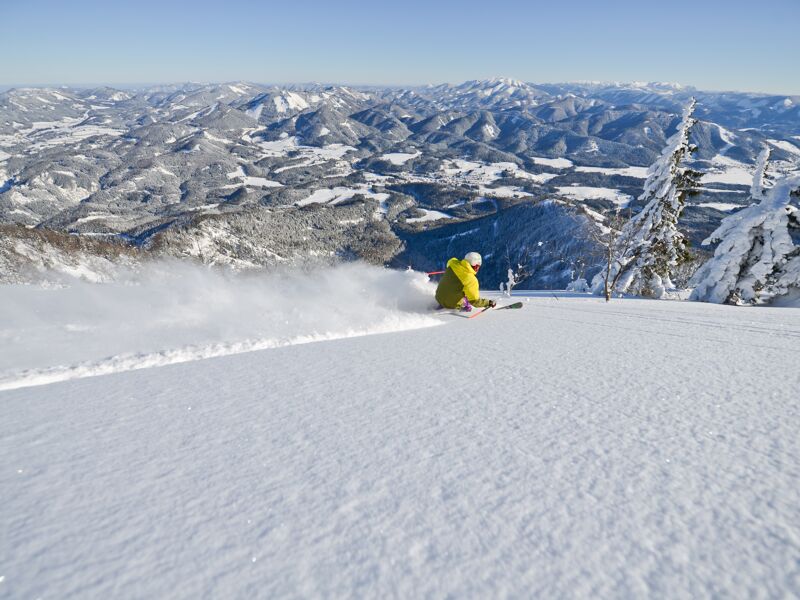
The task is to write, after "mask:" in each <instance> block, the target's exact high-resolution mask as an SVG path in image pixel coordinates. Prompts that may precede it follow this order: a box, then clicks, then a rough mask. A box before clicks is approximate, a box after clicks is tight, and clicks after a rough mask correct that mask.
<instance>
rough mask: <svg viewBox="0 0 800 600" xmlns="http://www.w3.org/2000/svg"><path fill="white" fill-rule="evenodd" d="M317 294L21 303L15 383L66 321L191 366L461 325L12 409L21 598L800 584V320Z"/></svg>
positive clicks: (420, 287) (302, 286)
mask: <svg viewBox="0 0 800 600" xmlns="http://www.w3.org/2000/svg"><path fill="white" fill-rule="evenodd" d="M311 275H312V276H308V277H302V276H299V275H298V276H297V277H296V278H294V279H281V278H278V279H273V278H272V277H271V276H262V277H263V278H264V279H263V280H262V279H261V278H259V277H255V278H242V279H238V278H233V279H231V278H232V277H233V276H231V275H221V274H218V273H214V272H211V271H203V272H200V271H198V272H197V273H196V274H195V275H194V276H196V278H197V281H196V282H194V283H192V284H190V285H187V281H186V278H185V277H183V278H178V280H176V281H175V282H173V283H170V281H169V280H168V278H165V279H164V281H163V282H162V283H161V284H159V285H161V286H162V288H163V289H161V290H160V291H161V292H163V294H162V295H161V296H158V295H155V294H153V292H154V291H156V288H153V287H152V286H151V287H147V285H148V284H144V285H145V287H144V289H141V290H139V289H137V287H136V285H133V286H129V287H130V289H129V290H128V292H130V294H125V293H123V289H122V288H123V286H122V285H120V286H119V287H118V288H116V289H115V290H114V291H112V292H107V291H106V288H104V287H101V286H96V287H91V286H84V287H68V288H58V289H50V290H42V291H37V292H34V290H33V288H26V289H22V288H16V289H15V293H14V294H12V296H14V295H15V294H16V295H18V296H15V298H16V299H12V300H9V295H8V294H6V293H4V294H2V295H0V303H1V304H2V308H3V309H4V310H3V311H1V312H0V315H3V317H2V318H3V319H4V321H3V325H2V332H3V335H4V336H5V337H6V339H13V342H14V343H13V344H3V345H2V346H0V347H2V348H3V350H2V351H3V352H4V356H5V360H6V361H11V362H12V363H14V362H15V361H16V364H17V365H18V366H21V363H19V361H20V360H22V357H23V356H25V355H30V356H37V355H39V354H40V353H44V354H45V356H44V357H40V358H42V360H44V362H45V363H48V364H57V363H59V361H61V360H63V357H62V356H57V355H58V352H55V354H53V355H49V354H48V353H50V352H51V349H50V348H49V347H48V346H49V343H48V342H49V341H50V340H56V341H58V340H60V339H63V337H64V336H65V335H66V334H65V331H64V329H63V326H64V325H65V324H69V323H71V324H72V325H73V326H74V327H73V331H74V332H75V333H76V334H77V335H79V337H77V338H75V339H74V343H73V344H72V348H73V350H75V351H77V352H78V353H79V354H80V353H82V352H83V353H85V352H87V346H88V345H91V344H92V343H93V342H92V340H93V339H96V340H99V341H98V342H97V344H98V347H97V348H94V349H90V350H91V351H88V354H91V355H93V356H97V355H103V354H108V353H115V352H118V351H119V350H120V345H123V346H124V345H125V344H126V343H127V342H126V341H125V340H126V339H127V338H126V337H125V336H122V338H120V337H119V336H118V335H117V334H118V333H119V332H118V331H115V328H118V327H122V325H120V323H119V318H118V317H119V315H129V318H130V328H131V330H133V329H134V328H135V326H136V325H137V324H138V325H143V326H144V327H145V328H146V329H147V330H148V331H149V332H150V333H152V334H156V335H157V334H158V333H159V331H161V329H159V326H161V327H164V326H166V327H167V329H169V328H170V324H171V323H172V320H173V319H177V325H176V327H177V328H178V329H181V328H183V329H184V331H185V334H186V339H190V338H192V336H194V335H195V334H197V333H198V332H199V333H200V335H199V337H196V338H195V340H194V342H195V343H201V342H202V341H203V340H205V338H206V337H207V334H209V332H211V331H212V330H213V329H214V326H215V325H216V324H217V322H220V323H221V328H222V329H226V328H227V329H231V328H232V330H233V331H235V332H238V334H241V335H246V336H250V335H253V333H251V331H252V326H253V323H254V320H255V329H257V330H263V331H261V333H263V334H265V335H271V334H270V331H272V329H273V328H277V329H276V330H277V331H280V330H281V328H282V327H284V326H286V327H288V329H287V330H286V331H289V330H291V331H292V332H293V333H295V334H296V333H298V332H301V331H306V332H307V331H309V329H304V328H302V327H299V326H298V325H297V323H298V322H301V323H302V322H314V321H319V322H324V323H328V324H329V325H335V326H333V327H329V328H328V330H329V331H334V330H337V328H340V330H341V331H345V330H348V329H357V328H359V327H363V328H366V329H369V327H370V324H371V325H373V326H374V325H376V324H378V323H380V322H382V319H384V318H385V317H387V316H389V315H393V316H394V317H399V318H406V317H407V318H408V319H409V323H410V322H411V321H413V320H416V319H424V320H425V321H426V322H427V321H428V320H432V321H436V322H439V323H441V324H442V325H440V326H438V327H433V328H426V329H423V330H410V331H399V332H395V333H390V334H384V335H372V336H364V337H351V338H349V339H338V340H334V341H325V342H319V343H308V344H302V345H289V346H283V347H277V348H272V349H267V350H263V351H257V352H250V353H247V354H241V355H237V356H225V357H219V358H214V359H210V360H202V361H195V362H187V363H184V364H174V365H170V366H164V367H160V368H146V369H140V370H137V371H130V372H125V373H116V374H110V375H105V376H99V377H90V378H85V379H76V380H72V381H64V382H61V383H55V384H51V385H44V386H38V387H24V388H20V389H15V390H8V391H5V392H0V400H1V401H2V404H3V419H2V420H0V455H2V456H3V465H4V468H3V469H2V470H0V528H1V529H0V531H2V535H0V568H1V569H2V571H1V572H0V577H1V578H2V579H0V586H1V587H0V590H1V591H0V593H1V594H2V595H4V596H7V597H11V598H37V597H59V598H74V597H81V598H108V597H115V598H119V597H137V598H144V597H150V598H157V597H171V598H196V597H200V596H204V597H269V598H273V597H287V596H291V597H309V596H311V597H408V598H411V597H414V598H416V597H484V598H489V597H491V598H495V597H542V598H563V597H587V598H589V597H591V598H608V597H653V596H656V597H671V598H689V597H710V596H713V597H790V596H792V595H793V594H794V593H795V592H796V590H797V589H798V579H797V578H798V572H797V564H798V561H799V560H800V545H799V544H798V539H799V536H800V531H798V523H800V491H799V490H800V481H798V479H800V473H798V469H797V464H798V463H797V457H798V455H800V437H798V436H797V430H798V427H800V418H799V417H798V407H797V403H796V397H795V396H796V390H797V388H798V385H799V384H800V375H798V370H797V368H796V364H797V358H798V340H800V309H791V308H784V309H777V308H757V309H756V308H750V309H748V308H738V307H730V306H720V305H711V304H700V303H690V302H659V301H647V300H636V299H622V300H614V301H612V302H611V303H605V302H604V301H602V300H601V299H599V298H596V297H591V296H585V295H581V294H565V293H557V295H556V297H554V296H553V295H552V294H551V293H549V292H548V293H531V294H530V295H528V297H525V296H524V295H521V296H519V297H515V300H522V301H523V302H524V303H525V304H524V307H523V309H522V310H518V311H489V312H487V313H486V314H485V315H482V316H481V317H479V318H477V319H472V320H466V319H462V318H459V317H458V316H456V315H450V314H444V315H442V316H438V317H431V313H430V312H426V311H425V310H424V307H427V306H429V304H428V303H429V302H430V294H432V286H431V285H430V284H424V282H422V281H420V278H419V276H418V275H415V274H413V273H411V274H405V273H397V272H392V271H387V270H384V269H375V268H368V267H362V266H350V267H345V268H343V270H342V269H339V268H337V269H330V270H329V271H324V272H323V273H315V274H311ZM190 277H191V276H190ZM217 277H218V278H219V279H215V278H217ZM282 277H286V276H285V275H284V276H282ZM138 285H143V284H142V283H139V284H138ZM231 286H232V287H233V289H232V290H230V291H229V288H230V287H231ZM4 291H5V290H4ZM332 291H335V292H336V293H331V292H332ZM247 292H250V293H247ZM35 293H41V294H43V295H42V296H41V298H40V302H39V303H38V306H37V308H39V309H45V310H47V311H49V312H41V311H37V310H34V308H35V307H34V305H30V304H28V303H27V302H28V300H30V297H29V296H26V294H31V295H33V294H35ZM46 294H50V296H49V297H47V299H46V300H42V298H45V297H46ZM94 294H98V296H97V297H94ZM228 294H229V297H228ZM423 296H424V298H423ZM515 296H517V294H515ZM220 297H221V298H222V300H223V301H220ZM114 298H115V299H118V300H120V301H121V302H122V303H123V305H122V306H120V307H118V308H114V307H111V306H108V303H107V302H106V301H107V300H109V299H114ZM226 298H227V299H226ZM302 298H305V300H304V301H303V302H302V304H301V306H300V307H298V309H297V310H295V305H294V303H295V302H296V301H298V300H299V299H302ZM240 302H243V303H244V309H243V310H242V311H241V312H240V310H239V303H240ZM84 304H85V310H82V306H84ZM98 307H100V309H101V310H100V313H99V314H94V313H95V312H96V310H95V309H97V308H98ZM11 309H14V310H20V309H21V310H23V312H22V313H21V316H20V317H17V318H14V317H11V316H10V315H13V314H14V313H13V311H12V310H11ZM152 311H155V312H154V313H152ZM364 311H366V314H364ZM43 314H46V315H47V318H43V317H42V316H41V315H43ZM434 314H435V313H434ZM76 319H77V320H76ZM407 324H408V323H407ZM81 327H90V328H92V329H91V333H89V332H85V333H83V334H81V333H80V331H79V330H80V328H81ZM48 330H49V333H48ZM144 337H146V336H141V339H143V338H144ZM167 337H168V338H169V337H170V336H169V335H167ZM234 337H235V336H234ZM134 339H136V338H134ZM148 339H149V338H148ZM231 339H233V338H231ZM181 340H182V341H183V338H181ZM163 341H164V340H162V342H163ZM172 341H175V340H174V339H173V340H172ZM687 341H690V342H689V343H687ZM115 344H116V345H115ZM9 345H11V346H12V349H9ZM103 346H105V348H103ZM132 349H133V347H129V348H127V350H128V351H131V350H132ZM464 349H469V350H468V351H465V350H464ZM744 349H751V350H753V351H751V352H748V353H747V355H746V357H745V356H744V355H743V350H744ZM62 350H63V351H65V352H66V351H67V348H66V347H64V348H62ZM13 355H17V356H19V357H20V358H16V359H15V358H14V356H13ZM47 356H49V358H47ZM466 359H469V365H468V366H467V364H466V363H465V360H466ZM28 362H30V360H28Z"/></svg>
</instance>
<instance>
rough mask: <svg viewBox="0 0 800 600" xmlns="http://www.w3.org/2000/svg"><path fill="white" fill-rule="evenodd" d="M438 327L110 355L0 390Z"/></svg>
mask: <svg viewBox="0 0 800 600" xmlns="http://www.w3.org/2000/svg"><path fill="white" fill-rule="evenodd" d="M438 324H440V323H439V321H436V320H434V319H433V317H430V316H427V315H422V314H421V315H409V316H406V317H404V318H398V317H393V318H388V319H385V320H384V321H383V322H379V323H376V324H375V325H373V326H370V327H366V328H362V329H346V330H344V331H334V332H325V333H314V334H310V335H302V336H297V337H293V338H288V339H272V338H265V339H257V340H243V341H239V342H229V343H217V344H208V345H204V346H186V347H183V348H176V349H172V350H163V351H161V352H151V353H147V354H145V353H140V354H123V355H119V356H110V357H108V358H106V359H103V360H99V361H94V362H84V363H80V364H77V365H63V366H56V367H50V368H46V369H27V370H24V371H22V372H20V373H13V374H11V375H8V376H6V377H0V391H2V390H13V389H17V388H23V387H31V386H37V385H47V384H48V383H56V382H59V381H67V380H69V379H79V378H83V377H96V376H98V375H108V374H110V373H121V372H124V371H136V370H138V369H149V368H152V367H163V366H166V365H174V364H178V363H184V362H191V361H195V360H204V359H207V358H216V357H219V356H230V355H232V354H242V353H245V352H255V351H258V350H266V349H269V348H280V347H282V346H294V345H297V344H310V343H314V342H324V341H330V340H338V339H342V338H347V337H358V336H363V335H375V334H379V333H389V332H396V331H404V330H406V329H416V328H417V327H431V326H434V325H438Z"/></svg>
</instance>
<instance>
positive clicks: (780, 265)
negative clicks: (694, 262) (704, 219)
mask: <svg viewBox="0 0 800 600" xmlns="http://www.w3.org/2000/svg"><path fill="white" fill-rule="evenodd" d="M768 159H769V149H768V148H765V149H764V150H763V151H762V152H761V154H760V155H759V157H758V161H757V162H756V171H755V174H754V175H753V185H752V186H751V188H750V194H751V198H752V200H753V201H754V204H751V205H750V206H748V207H747V208H744V209H742V210H740V211H738V212H737V213H735V214H732V215H730V216H728V217H726V218H725V219H723V220H722V223H720V226H719V227H718V228H717V229H716V230H715V231H714V232H713V233H712V234H711V235H710V236H709V237H708V238H707V239H706V240H704V241H703V245H706V244H709V243H715V242H719V245H718V246H717V248H716V250H715V251H714V257H713V258H711V259H710V260H709V261H708V262H707V263H705V264H704V265H703V266H702V267H701V268H700V269H698V271H697V273H695V275H694V277H693V278H692V281H691V285H693V286H694V291H693V292H692V296H691V299H692V300H700V301H703V302H717V303H723V302H725V303H729V304H756V303H759V302H765V301H768V300H769V299H770V298H772V297H774V296H776V295H783V294H786V293H788V291H789V290H790V289H791V288H800V248H798V247H797V246H795V245H794V243H793V242H792V238H791V235H790V232H789V228H790V227H792V226H795V227H798V226H800V223H798V218H797V210H796V209H795V208H793V207H792V206H790V204H789V203H790V200H791V197H792V193H793V192H795V193H796V191H797V190H798V189H800V175H794V176H786V177H783V178H782V179H780V180H778V181H777V182H776V183H775V184H774V186H773V187H772V188H771V189H767V187H766V185H767V183H768V182H769V181H770V178H769V177H768V175H767V161H768Z"/></svg>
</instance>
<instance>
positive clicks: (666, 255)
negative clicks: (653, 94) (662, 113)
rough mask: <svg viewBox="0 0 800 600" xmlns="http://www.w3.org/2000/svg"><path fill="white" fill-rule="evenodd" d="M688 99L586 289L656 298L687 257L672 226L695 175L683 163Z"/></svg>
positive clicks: (688, 150) (689, 125)
mask: <svg viewBox="0 0 800 600" xmlns="http://www.w3.org/2000/svg"><path fill="white" fill-rule="evenodd" d="M695 104H696V102H695V100H694V98H692V100H691V101H690V103H689V105H688V106H687V107H686V108H685V109H684V111H683V118H682V120H681V122H680V124H679V125H678V131H677V132H676V133H675V134H674V135H673V136H672V137H670V138H669V139H668V140H667V145H666V147H665V148H664V150H663V152H662V153H661V156H660V157H659V158H658V160H657V161H656V162H655V163H653V164H652V165H651V166H650V169H649V170H648V172H647V180H646V181H645V184H644V192H643V193H642V195H641V196H640V197H639V200H641V201H642V202H645V203H646V204H645V207H644V208H643V209H642V210H641V212H639V213H638V214H636V215H635V216H634V217H633V218H632V219H631V220H630V221H628V223H626V224H625V226H624V227H623V229H622V231H621V232H620V234H619V236H618V238H617V242H616V245H615V247H614V248H613V251H612V252H611V253H610V254H609V264H608V265H607V268H606V269H603V271H601V273H600V274H598V275H597V276H595V278H594V279H593V280H592V291H593V292H594V293H596V294H601V293H603V292H604V289H610V290H611V291H612V292H614V291H616V292H628V293H632V294H638V295H642V296H650V297H653V298H662V297H663V296H664V295H665V293H666V291H667V289H669V288H671V287H673V284H672V279H671V276H672V274H673V273H674V270H675V268H676V267H678V266H680V265H681V264H683V263H685V262H688V261H689V259H690V258H691V255H690V254H689V251H688V248H687V246H688V243H687V241H686V238H685V237H684V235H683V234H682V233H681V232H680V231H679V230H678V219H679V218H680V216H681V213H682V212H683V207H684V205H685V202H686V196H687V194H688V193H689V192H690V191H692V190H693V189H694V188H696V187H697V185H698V181H697V179H698V176H699V173H697V172H696V171H694V170H693V169H691V168H689V167H687V166H685V165H684V164H683V161H684V159H686V158H688V157H689V156H690V155H691V153H692V152H693V151H694V150H695V147H694V146H693V145H691V144H690V143H689V134H690V133H691V130H692V127H693V126H694V124H695V123H696V122H697V120H696V119H694V118H693V117H692V114H693V113H694V108H695Z"/></svg>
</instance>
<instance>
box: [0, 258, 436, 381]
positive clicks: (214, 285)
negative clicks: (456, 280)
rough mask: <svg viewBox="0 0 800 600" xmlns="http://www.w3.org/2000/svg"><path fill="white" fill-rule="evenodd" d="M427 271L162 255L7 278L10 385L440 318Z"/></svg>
mask: <svg viewBox="0 0 800 600" xmlns="http://www.w3.org/2000/svg"><path fill="white" fill-rule="evenodd" d="M433 292H434V288H433V286H432V284H430V283H429V282H428V281H427V278H426V276H425V275H423V274H420V273H414V272H410V271H409V272H403V271H393V270H389V269H384V268H379V267H374V266H369V265H365V264H361V263H349V264H344V265H340V266H336V267H328V268H316V269H311V270H300V269H298V270H293V271H288V270H287V271H271V272H258V273H253V272H247V273H241V272H233V271H230V270H221V269H216V268H215V269H211V268H207V267H203V266H198V265H193V264H187V263H180V262H160V263H156V264H151V265H149V266H147V267H145V268H143V269H141V270H139V271H137V272H123V273H120V274H119V276H118V277H117V278H116V279H115V280H114V281H113V282H111V283H104V284H96V283H87V282H84V281H78V280H75V281H72V282H70V283H68V284H66V285H64V286H60V287H39V286H22V285H20V286H5V287H4V289H3V293H2V295H0V390H1V389H12V388H18V387H26V386H30V385H41V384H45V383H51V382H54V381H63V380H65V379H74V378H77V377H87V376H92V375H101V374H105V373H113V372H119V371H127V370H132V369H139V368H146V367H151V366H159V365H165V364H172V363H178V362H185V361H189V360H196V359H201V358H209V357H213V356H224V355H227V354H235V353H239V352H248V351H252V350H260V349H264V348H274V347H279V346H285V345H290V344H297V343H307V342H314V341H321V340H329V339H337V338H343V337H351V336H358V335H368V334H373V333H384V332H389V331H399V330H404V329H415V328H419V327H428V326H432V325H437V324H440V321H439V320H438V319H436V318H434V317H433V316H431V313H430V309H431V308H433V307H434V306H435V301H434V300H433Z"/></svg>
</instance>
